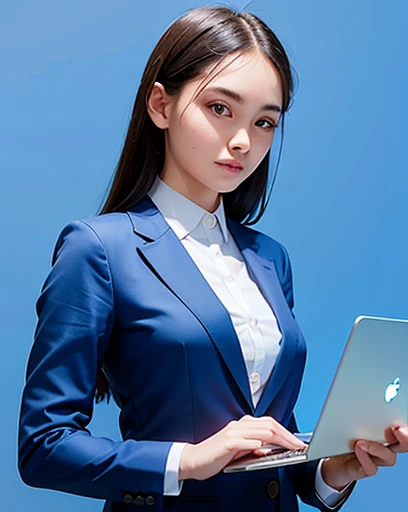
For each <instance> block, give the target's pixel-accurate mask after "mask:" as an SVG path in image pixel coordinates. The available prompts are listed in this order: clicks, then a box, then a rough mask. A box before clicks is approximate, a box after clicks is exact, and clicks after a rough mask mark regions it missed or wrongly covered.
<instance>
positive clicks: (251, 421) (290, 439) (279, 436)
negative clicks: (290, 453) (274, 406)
mask: <svg viewBox="0 0 408 512" xmlns="http://www.w3.org/2000/svg"><path fill="white" fill-rule="evenodd" d="M238 423H241V425H242V424H243V423H245V424H247V425H251V427H253V426H254V425H256V426H257V428H261V427H262V428H266V429H269V431H270V432H271V434H272V436H271V437H270V438H269V440H268V441H266V442H268V443H274V444H278V445H279V446H282V447H284V448H288V449H289V450H298V449H300V448H304V447H305V446H306V445H305V443H304V442H303V441H300V440H299V439H298V438H297V437H296V436H294V435H293V434H292V433H291V432H289V430H287V429H286V428H285V427H284V426H283V425H281V424H280V423H279V422H278V421H276V420H275V419H274V418H272V416H261V417H259V418H254V417H251V416H248V415H246V416H243V417H242V418H241V419H240V420H239V422H238Z"/></svg>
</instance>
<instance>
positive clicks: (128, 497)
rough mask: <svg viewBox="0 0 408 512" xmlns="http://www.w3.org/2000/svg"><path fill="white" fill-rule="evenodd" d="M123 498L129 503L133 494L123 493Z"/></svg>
mask: <svg viewBox="0 0 408 512" xmlns="http://www.w3.org/2000/svg"><path fill="white" fill-rule="evenodd" d="M123 500H124V502H125V503H127V504H128V505H130V504H131V503H133V496H132V495H131V494H125V496H124V497H123Z"/></svg>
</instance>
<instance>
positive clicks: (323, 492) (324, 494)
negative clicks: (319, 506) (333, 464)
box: [315, 459, 352, 509]
mask: <svg viewBox="0 0 408 512" xmlns="http://www.w3.org/2000/svg"><path fill="white" fill-rule="evenodd" d="M324 460H325V459H321V460H320V461H319V464H318V466H317V470H316V477H315V488H316V494H317V496H318V498H320V501H322V502H323V503H324V504H325V505H326V506H327V507H328V508H332V509H334V508H336V507H337V506H338V505H340V503H341V502H342V501H344V499H345V497H346V496H347V495H348V492H349V487H350V486H351V485H352V482H350V483H349V484H348V485H347V486H346V487H345V488H344V489H343V490H341V491H338V490H337V489H334V488H333V487H330V485H327V484H326V482H325V481H324V480H323V476H322V464H323V462H324Z"/></svg>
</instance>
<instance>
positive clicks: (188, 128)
mask: <svg viewBox="0 0 408 512" xmlns="http://www.w3.org/2000/svg"><path fill="white" fill-rule="evenodd" d="M292 93H293V81H292V74H291V69H290V64H289V61H288V58H287V56H286V54H285V51H284V49H283V47H282V45H281V44H280V42H279V41H278V39H277V38H276V36H275V35H274V34H273V33H272V31H271V30H270V29H269V28H268V27H267V26H266V25H265V24H264V23H263V22H262V21H261V20H259V19H258V18H257V17H255V16H254V15H252V14H249V13H237V12H234V11H231V10H230V9H228V8H225V7H206V8H200V9H195V10H192V11H190V12H188V13H187V14H185V15H184V16H182V17H181V18H180V19H178V20H177V21H176V22H175V23H173V25H172V26H170V27H169V28H168V29H167V31H166V32H165V34H164V35H163V36H162V38H161V39H160V41H159V42H158V44H157V46H156V47H155V49H154V50H153V53H152V55H151V57H150V59H149V61H148V63H147V66H146V69H145V71H144V74H143V77H142V80H141V84H140V87H139V90H138V93H137V96H136V101H135V106H134V110H133V114H132V118H131V121H130V125H129V130H128V133H127V136H126V140H125V144H124V148H123V152H122V155H121V157H120V161H119V164H118V167H117V170H116V174H115V177H114V180H113V183H112V186H111V189H110V193H109V196H108V198H107V201H106V203H105V205H104V207H103V210H102V212H101V214H100V215H98V216H96V217H93V218H89V219H85V220H81V221H75V222H71V223H70V224H68V225H67V226H65V228H64V229H63V230H62V232H61V234H60V236H59V238H58V240H57V243H56V247H55V251H54V256H53V267H52V269H51V271H50V273H49V275H48V276H47V278H46V280H45V283H44V286H43V288H42V291H41V294H40V297H39V299H38V302H37V313H38V323H37V327H36V332H35V340H34V344H33V347H32V351H31V354H30V359H29V364H28V370H27V382H26V386H25V389H24V393H23V398H22V407H21V416H20V430H19V470H20V474H21V476H22V478H23V480H24V481H25V482H26V483H27V484H29V485H33V486H37V487H46V488H50V489H56V490H61V491H65V492H69V493H74V494H79V495H84V496H90V497H95V498H101V499H105V500H106V503H105V507H104V510H105V511H108V510H110V511H127V510H139V507H140V506H145V507H148V508H150V509H151V510H158V511H159V510H177V511H194V512H196V511H200V510H203V511H204V510H206V511H207V510H214V511H216V510H219V511H237V510H256V511H263V510H268V511H273V510H281V511H285V512H292V511H296V510H298V504H297V497H296V496H297V495H298V496H299V497H300V498H301V499H302V500H303V501H305V502H306V503H309V504H310V505H312V506H315V507H316V508H319V509H320V510H329V509H330V510H332V509H338V508H340V506H341V505H342V504H343V503H344V501H345V499H346V498H347V496H348V495H349V494H350V491H351V488H352V487H353V482H355V481H356V480H358V479H360V478H363V477H365V476H367V475H370V474H374V473H375V472H376V470H377V467H378V466H379V465H392V464H394V463H395V453H394V451H397V449H396V448H394V451H392V450H391V449H389V448H385V447H384V446H382V445H380V444H378V443H373V442H366V445H364V444H363V445H361V446H360V444H359V443H357V444H356V447H355V453H354V454H352V455H347V456H342V457H334V458H331V459H327V460H322V461H317V462H312V463H308V464H300V465H295V466H292V467H285V468H280V469H270V470H263V471H255V472H251V473H250V474H245V473H240V474H225V473H223V472H222V469H223V468H224V467H225V466H226V465H227V464H228V463H229V462H230V461H231V460H234V459H236V458H239V457H242V456H244V455H246V454H248V453H250V452H254V453H255V454H258V455H260V454H261V451H260V450H259V449H260V447H261V446H262V444H263V443H274V444H278V445H281V446H283V447H286V448H290V449H296V448H301V447H302V446H303V443H301V442H300V441H299V440H298V439H297V438H296V437H295V436H294V435H293V432H296V431H297V426H296V422H295V418H294V415H293V409H294V405H295V402H296V400H297V397H298V394H299V389H300V384H301V380H302V375H303V370H304V364H305V354H306V348H305V342H304V339H303V336H302V334H301V331H300V329H299V327H298V325H297V323H296V321H295V318H294V316H293V312H292V310H293V292H292V274H291V266H290V262H289V258H288V254H287V252H286V250H285V249H284V247H283V246H282V245H281V244H279V243H278V242H277V241H275V240H273V239H272V238H270V237H268V236H266V235H264V234H262V233H260V232H258V231H256V230H254V229H252V228H250V227H248V226H249V225H250V224H253V223H255V222H257V221H258V220H259V219H260V217H261V216H262V214H263V212H264V210H265V206H266V203H267V200H266V199H267V182H268V164H269V154H270V148H271V146H272V143H273V139H274V134H275V132H276V130H277V128H278V127H279V128H280V129H281V130H282V132H283V128H284V115H285V113H286V112H287V110H288V108H289V106H290V102H291V98H292ZM258 209H259V212H258V213H257V210H258ZM272 370H273V371H272ZM108 383H109V385H108ZM110 392H112V394H113V396H114V398H115V400H116V402H117V403H118V405H119V407H120V408H121V414H120V428H121V432H122V436H123V441H121V442H115V441H112V440H110V439H107V438H102V437H96V436H92V435H91V433H90V432H89V431H88V430H87V425H88V424H89V422H90V420H91V417H92V411H93V402H94V398H95V397H96V399H97V401H99V400H101V399H103V398H104V397H106V396H109V393H110ZM387 436H388V439H389V441H390V442H397V441H399V445H398V446H397V448H398V450H400V451H404V450H406V449H407V443H408V435H407V430H406V428H401V429H399V430H398V429H394V430H391V429H390V430H389V431H387Z"/></svg>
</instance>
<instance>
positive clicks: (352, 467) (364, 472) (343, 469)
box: [322, 425, 408, 491]
mask: <svg viewBox="0 0 408 512" xmlns="http://www.w3.org/2000/svg"><path fill="white" fill-rule="evenodd" d="M385 440H386V442H387V443H390V444H392V446H389V447H386V446H384V445H383V444H381V443H377V442H375V441H366V440H362V439H361V440H358V441H356V443H355V445H354V453H347V454H344V455H337V456H336V457H331V458H329V459H326V460H325V461H324V463H323V465H322V477H323V479H324V481H325V482H326V483H327V484H328V485H330V486H331V487H333V488H335V489H337V490H339V491H340V490H342V489H343V488H344V487H345V486H346V485H348V484H349V483H350V482H353V481H355V480H361V479H362V478H366V477H368V476H373V475H375V474H377V471H378V468H379V467H380V466H393V465H394V464H395V462H396V459H397V456H396V453H402V452H408V425H404V426H402V427H398V426H394V427H389V428H387V429H386V431H385Z"/></svg>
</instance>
